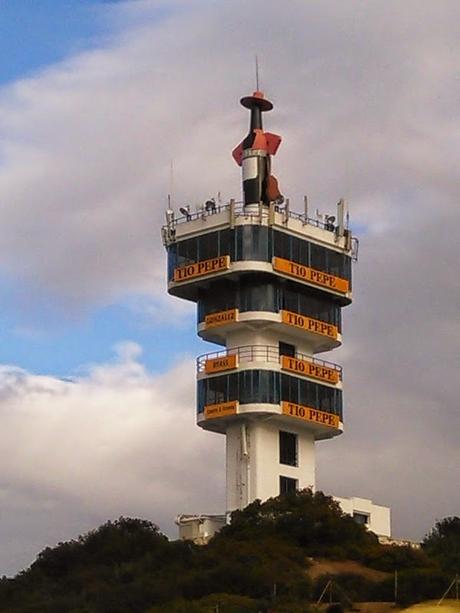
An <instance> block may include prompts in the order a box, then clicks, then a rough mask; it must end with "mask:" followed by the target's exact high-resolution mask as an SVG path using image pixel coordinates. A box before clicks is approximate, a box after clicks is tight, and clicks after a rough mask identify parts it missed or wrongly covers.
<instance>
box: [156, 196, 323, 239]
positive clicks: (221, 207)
mask: <svg viewBox="0 0 460 613" xmlns="http://www.w3.org/2000/svg"><path fill="white" fill-rule="evenodd" d="M232 206H233V207H234V209H233V210H234V215H235V217H258V218H260V211H257V210H256V211H251V210H247V209H246V210H245V206H244V203H243V202H242V201H233V202H229V203H227V204H216V205H215V206H214V207H213V208H211V209H209V210H206V209H204V210H201V211H196V212H194V213H188V214H187V215H181V216H180V217H176V216H175V215H174V212H172V211H171V213H170V217H169V219H168V223H167V224H166V225H165V226H163V232H165V231H168V230H169V231H171V230H173V229H174V228H175V227H176V226H177V225H179V224H182V223H186V222H188V221H194V220H195V219H206V218H208V217H212V216H213V215H216V214H217V213H222V211H229V210H230V208H231V207H232ZM261 211H262V216H263V217H268V207H267V206H263V207H261ZM274 211H275V212H276V213H283V214H284V215H285V216H286V218H290V219H297V220H298V221H301V222H302V223H303V224H308V225H311V226H315V227H317V228H322V229H323V230H329V231H331V232H333V231H334V230H335V227H334V226H333V225H332V224H330V223H328V222H324V221H321V220H320V219H313V218H311V217H306V216H305V215H304V214H303V213H297V212H295V211H291V210H290V209H289V205H288V204H287V205H286V206H280V205H275V207H274Z"/></svg>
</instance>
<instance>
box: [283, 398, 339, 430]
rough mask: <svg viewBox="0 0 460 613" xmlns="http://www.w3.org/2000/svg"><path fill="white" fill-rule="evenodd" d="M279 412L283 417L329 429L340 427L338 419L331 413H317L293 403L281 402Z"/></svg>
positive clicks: (315, 410) (314, 410)
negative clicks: (295, 418) (310, 422)
mask: <svg viewBox="0 0 460 613" xmlns="http://www.w3.org/2000/svg"><path fill="white" fill-rule="evenodd" d="M281 410H282V412H283V414H284V415H291V416H292V417H297V418H298V419H303V420H304V421H313V422H315V423H317V424H322V425H323V426H329V427H330V428H338V427H339V426H340V419H339V416H338V415H334V414H333V413H325V412H324V411H318V410H317V409H312V408H311V407H304V406H303V405H301V404H294V403H293V402H284V401H283V402H282V403H281Z"/></svg>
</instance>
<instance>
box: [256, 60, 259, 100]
mask: <svg viewBox="0 0 460 613" xmlns="http://www.w3.org/2000/svg"><path fill="white" fill-rule="evenodd" d="M255 59H256V90H257V91H259V58H258V57H257V53H256V56H255Z"/></svg>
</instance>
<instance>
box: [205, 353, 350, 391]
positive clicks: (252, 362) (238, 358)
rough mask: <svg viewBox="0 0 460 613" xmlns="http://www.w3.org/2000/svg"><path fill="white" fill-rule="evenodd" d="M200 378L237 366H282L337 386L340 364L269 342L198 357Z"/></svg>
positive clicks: (290, 371)
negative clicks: (289, 353)
mask: <svg viewBox="0 0 460 613" xmlns="http://www.w3.org/2000/svg"><path fill="white" fill-rule="evenodd" d="M196 365H197V366H196V368H197V377H198V378H199V379H201V378H203V377H207V376H212V375H214V374H218V373H222V372H226V371H231V370H235V369H238V368H240V367H246V368H264V367H268V368H270V369H271V370H273V366H274V365H276V368H275V370H278V369H280V370H282V371H285V372H288V373H291V374H293V375H295V376H300V377H306V378H308V379H312V380H314V381H321V382H324V383H327V384H329V385H334V386H338V385H340V383H341V381H342V367H341V366H339V365H338V364H335V363H334V362H329V361H327V360H321V359H319V358H313V357H311V356H309V355H305V354H303V353H298V352H296V354H295V355H293V356H287V355H283V354H280V352H279V349H278V347H276V346H271V345H244V346H241V347H235V348H232V349H227V350H223V351H215V352H211V353H206V354H204V355H201V356H199V357H198V358H197V361H196Z"/></svg>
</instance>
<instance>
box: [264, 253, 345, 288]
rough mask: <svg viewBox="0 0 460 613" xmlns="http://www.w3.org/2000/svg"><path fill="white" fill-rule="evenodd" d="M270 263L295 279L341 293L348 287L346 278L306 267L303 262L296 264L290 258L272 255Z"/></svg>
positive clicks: (275, 268)
mask: <svg viewBox="0 0 460 613" xmlns="http://www.w3.org/2000/svg"><path fill="white" fill-rule="evenodd" d="M272 264H273V269H274V270H277V271H278V272H282V273H284V274H286V275H289V276H291V277H295V278H296V279H301V280H302V281H308V282H309V283H314V284H315V285H320V286H321V287H327V288H328V289H332V290H334V291H335V292H340V293H341V294H346V293H347V292H348V290H349V287H350V284H349V283H348V281H347V280H346V279H342V278H341V277H335V276H334V275H330V274H328V273H327V272H321V271H320V270H316V269H315V268H308V266H304V265H303V264H296V263H295V262H291V261H290V260H285V259H283V258H277V257H274V258H273V260H272Z"/></svg>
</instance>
